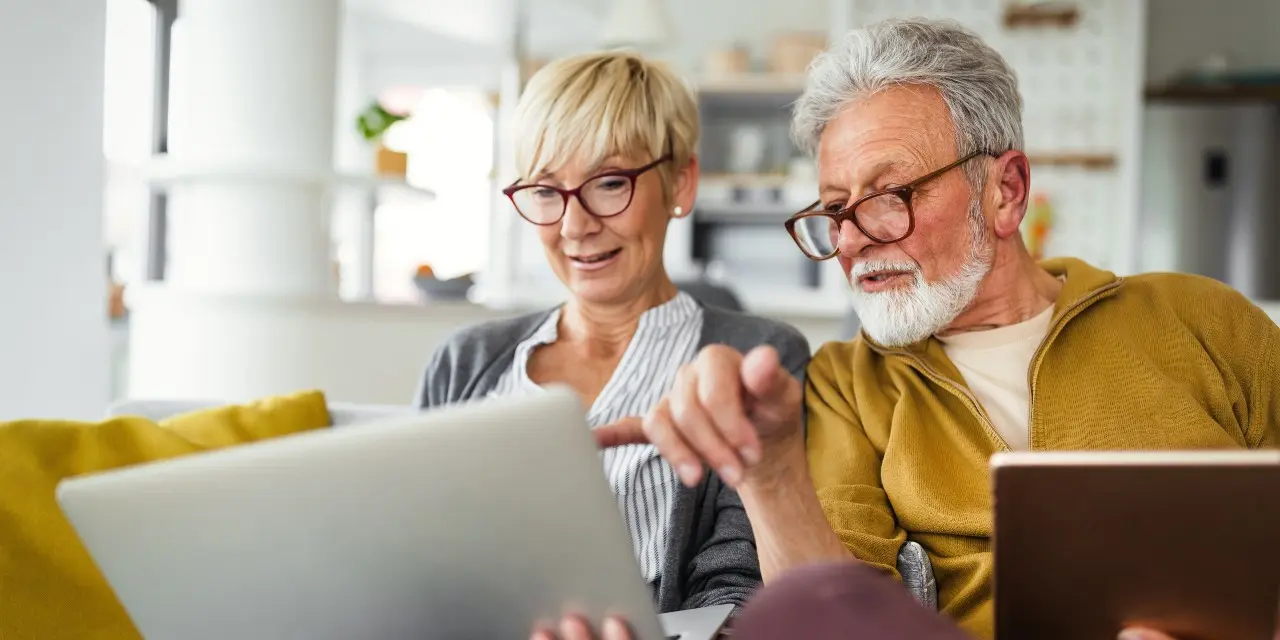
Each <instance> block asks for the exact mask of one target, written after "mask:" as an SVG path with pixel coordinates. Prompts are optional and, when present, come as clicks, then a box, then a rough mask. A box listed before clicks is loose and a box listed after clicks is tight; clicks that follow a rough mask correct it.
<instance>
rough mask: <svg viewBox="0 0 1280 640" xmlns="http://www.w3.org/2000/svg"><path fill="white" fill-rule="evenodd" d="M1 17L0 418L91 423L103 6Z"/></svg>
mask: <svg viewBox="0 0 1280 640" xmlns="http://www.w3.org/2000/svg"><path fill="white" fill-rule="evenodd" d="M5 9H6V10H5V12H4V19H2V20H0V56H3V57H4V59H5V61H6V63H5V64H3V65H0V86H3V87H5V91H4V93H3V97H2V98H0V140H3V141H4V144H3V146H0V153H2V154H4V157H3V159H0V421H3V420H10V419H15V418H24V417H56V418H76V419H97V418H100V417H101V416H102V414H103V411H104V410H105V409H106V406H107V399H108V388H109V383H108V334H107V295H106V285H107V283H106V272H105V266H106V264H105V259H106V251H105V247H104V245H103V235H102V184H103V157H102V142H103V141H102V119H103V112H102V109H103V75H102V69H103V66H102V58H103V51H104V46H103V45H104V42H105V37H106V3H104V2H100V1H99V2H83V1H82V0H40V1H39V2H23V3H17V2H12V3H7V4H6V5H5ZM141 37H146V36H145V35H143V36H141Z"/></svg>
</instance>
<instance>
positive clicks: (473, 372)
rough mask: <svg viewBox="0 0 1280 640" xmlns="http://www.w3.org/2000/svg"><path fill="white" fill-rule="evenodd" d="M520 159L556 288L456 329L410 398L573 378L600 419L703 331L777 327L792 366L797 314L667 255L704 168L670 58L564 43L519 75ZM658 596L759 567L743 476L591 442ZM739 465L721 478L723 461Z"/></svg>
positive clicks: (798, 350)
mask: <svg viewBox="0 0 1280 640" xmlns="http://www.w3.org/2000/svg"><path fill="white" fill-rule="evenodd" d="M514 126H515V131H516V138H515V139H516V148H515V153H516V161H517V168H518V170H519V172H520V173H519V175H520V176H521V177H520V179H519V180H517V181H516V182H515V183H514V184H512V185H511V186H510V187H507V188H506V189H505V190H504V193H505V194H506V195H507V196H508V197H509V198H510V200H511V202H512V203H513V204H514V208H515V211H516V213H518V214H519V215H520V216H521V217H522V218H523V219H524V220H525V221H526V222H528V223H529V224H531V225H534V227H535V229H536V230H537V233H538V237H539V239H540V240H541V241H542V246H543V249H544V250H545V252H546V256H547V262H548V263H550V265H551V269H552V271H554V272H555V274H556V276H557V277H558V278H559V279H560V281H561V282H563V283H564V285H565V287H567V288H568V290H569V292H570V294H571V296H570V299H569V301H568V302H567V303H565V304H564V305H561V306H557V307H555V308H553V309H548V310H545V311H538V312H536V313H531V314H528V315H524V316H520V317H517V318H512V319H507V320H501V321H496V322H489V323H485V324H481V325H478V326H474V327H470V328H467V329H464V330H462V331H461V332H459V333H458V334H457V335H456V336H454V337H453V338H452V339H451V340H449V341H448V342H447V343H446V344H445V345H444V346H442V347H441V348H440V349H439V350H438V351H437V352H436V354H435V355H434V357H433V358H432V359H431V362H430V364H429V365H428V367H427V370H426V374H425V376H424V378H423V384H422V388H421V390H420V393H419V396H418V404H419V406H421V407H424V408H427V407H438V406H442V405H447V404H452V403H455V402H462V401H467V400H472V399H480V398H488V397H495V396H508V395H512V394H523V393H536V392H538V390H539V389H540V388H541V387H542V386H544V385H548V384H552V383H561V384H567V385H569V386H570V387H572V388H573V389H575V390H576V391H577V392H578V394H580V395H581V397H582V400H583V403H584V404H585V405H586V406H587V407H588V410H587V420H588V422H589V424H590V425H591V426H592V427H593V428H594V427H598V426H602V425H606V424H609V423H612V422H615V421H618V420H622V419H626V418H631V417H634V416H640V415H643V414H645V413H646V412H647V411H649V409H650V408H651V407H652V406H653V405H654V404H655V403H657V402H658V400H659V399H660V398H662V396H663V394H664V393H665V392H666V391H667V390H668V389H669V388H670V387H671V386H672V384H673V382H674V381H675V378H676V374H677V371H678V370H679V368H680V367H681V365H683V364H685V363H687V362H689V361H690V360H691V359H692V358H693V357H694V355H695V354H696V353H697V352H698V350H699V349H701V348H702V347H704V346H706V345H709V344H717V343H722V344H728V345H732V346H733V347H734V348H737V349H741V350H747V349H750V348H752V347H756V346H759V345H772V346H773V347H774V348H775V349H776V351H777V354H778V357H779V359H780V360H781V364H782V366H784V367H785V368H786V369H787V371H789V372H791V374H792V375H793V376H796V377H797V378H799V377H800V376H802V375H803V371H804V368H805V366H806V364H807V362H808V360H809V353H810V352H809V346H808V343H807V342H806V341H805V339H804V337H802V336H801V335H800V334H799V333H798V332H797V331H795V330H794V329H792V328H790V327H788V326H786V325H782V324H778V323H776V322H771V321H768V320H764V319H761V318H756V317H752V316H749V315H744V314H740V313H734V312H730V311H726V310H723V309H719V308H716V307H712V306H706V305H703V304H700V303H699V302H698V301H697V300H695V299H693V298H692V297H690V296H689V295H688V294H686V293H683V292H681V291H679V290H678V289H677V288H676V286H675V285H674V284H673V283H672V281H671V279H670V278H669V277H668V275H667V273H666V271H665V269H664V268H663V261H662V253H663V244H664V240H665V238H666V234H667V225H668V224H669V222H670V221H671V220H672V219H673V218H681V217H684V216H687V215H689V213H690V211H691V210H692V208H693V204H694V197H695V195H696V193H697V186H698V161H697V158H696V157H695V155H694V150H695V146H696V144H697V141H698V114H697V107H696V106H695V102H694V97H693V95H692V93H691V92H690V90H689V89H688V87H687V86H686V85H685V84H684V83H683V82H682V81H681V80H680V79H679V78H678V77H677V76H676V75H674V74H673V73H672V72H670V71H669V70H667V69H666V68H664V67H662V66H659V65H657V64H655V63H653V62H650V61H647V60H645V59H643V58H640V57H639V56H636V55H634V54H631V53H620V52H614V53H597V54H590V55H582V56H576V57H571V58H567V59H563V60H559V61H557V62H553V63H551V64H550V65H548V66H546V67H544V68H543V69H542V70H540V71H539V72H538V73H537V74H536V75H534V77H533V78H532V79H531V80H530V81H529V84H528V86H527V88H526V89H525V93H524V94H523V96H522V97H521V99H520V103H519V105H518V107H517V109H516V116H515V123H514ZM601 457H602V461H603V464H604V471H605V474H606V476H607V477H608V480H609V483H610V484H611V486H612V487H613V490H614V492H615V494H616V495H617V499H618V506H619V508H620V509H621V511H622V516H623V518H624V519H625V521H626V525H627V530H628V531H629V532H630V533H631V539H632V544H633V546H634V549H635V554H636V559H637V561H638V562H639V565H640V569H641V572H642V574H643V576H644V577H645V579H646V580H648V581H649V584H650V585H651V587H652V589H653V594H654V599H655V601H656V604H657V607H658V609H659V610H660V611H663V612H666V611H673V610H680V609H690V608H697V607H704V606H712V605H720V604H741V603H742V602H744V601H745V600H746V599H747V597H748V596H749V595H750V594H751V592H752V591H753V590H754V589H755V588H756V587H757V586H758V585H759V583H760V569H759V565H758V561H757V559H756V548H755V541H754V538H753V536H752V533H751V528H750V525H749V523H748V521H747V518H746V515H745V514H744V512H743V508H742V503H741V501H740V500H739V498H738V496H737V494H736V493H735V492H734V491H733V490H732V489H730V488H729V487H728V486H726V485H725V484H724V483H722V481H721V479H720V478H719V477H718V476H717V474H714V473H708V474H704V473H703V469H702V467H701V466H697V465H686V466H685V467H682V468H680V469H673V468H671V467H670V466H669V465H667V463H665V462H664V461H663V460H662V458H661V457H660V456H659V455H658V452H657V450H656V449H655V448H654V447H653V446H651V445H629V446H624V447H617V448H612V449H608V450H606V451H604V452H603V453H602V454H601ZM729 480H730V482H732V481H733V479H732V478H730V479H729Z"/></svg>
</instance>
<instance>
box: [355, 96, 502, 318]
mask: <svg viewBox="0 0 1280 640" xmlns="http://www.w3.org/2000/svg"><path fill="white" fill-rule="evenodd" d="M493 110H494V107H493V103H492V100H491V98H490V96H489V94H488V92H486V91H483V90H480V89H472V88H433V89H427V90H424V91H421V92H420V95H419V96H418V97H417V99H416V100H415V101H414V104H413V108H412V115H411V116H410V117H409V118H408V119H406V120H404V121H402V122H400V123H398V124H396V125H395V126H394V127H392V128H391V129H390V130H389V131H388V132H387V134H386V137H385V139H384V142H385V144H386V145H387V146H388V147H389V148H391V149H395V150H399V151H403V152H405V153H407V154H408V156H409V162H408V175H407V176H406V180H407V181H408V183H409V184H411V185H413V186H417V187H423V188H426V189H430V190H432V191H434V192H435V194H436V198H435V200H433V201H429V202H424V201H422V200H421V199H419V198H415V197H414V196H404V197H395V196H388V197H386V198H383V199H382V200H381V202H379V204H378V205H377V209H376V213H375V224H374V247H375V252H374V283H373V288H374V296H375V297H376V298H377V299H378V300H382V301H400V302H403V301H410V300H415V299H417V297H418V295H419V294H418V291H417V289H416V287H415V285H414V275H415V274H416V273H417V271H418V269H419V267H421V266H430V267H431V269H432V271H433V272H434V273H435V275H436V277H438V278H441V279H450V278H454V277H459V276H463V275H468V274H474V273H477V272H479V271H481V270H483V269H484V267H485V265H486V264H487V263H488V249H489V243H488V232H489V209H490V203H491V195H492V191H493V189H494V185H493V177H492V170H493V131H494V113H493Z"/></svg>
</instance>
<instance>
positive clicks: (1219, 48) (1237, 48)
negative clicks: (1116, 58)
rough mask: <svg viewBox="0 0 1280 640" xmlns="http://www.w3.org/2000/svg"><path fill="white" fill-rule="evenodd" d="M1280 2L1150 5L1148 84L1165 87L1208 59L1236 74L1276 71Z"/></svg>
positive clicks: (1158, 0)
mask: <svg viewBox="0 0 1280 640" xmlns="http://www.w3.org/2000/svg"><path fill="white" fill-rule="evenodd" d="M1278 30H1280V2H1277V1H1276V0H1212V2H1208V1H1206V0H1151V4H1150V8H1149V10H1148V12H1147V80H1148V82H1164V81H1167V80H1169V78H1170V76H1172V75H1174V74H1177V73H1179V72H1181V71H1183V70H1185V69H1187V68H1188V67H1192V68H1194V67H1198V66H1199V65H1200V64H1202V63H1203V61H1204V60H1205V59H1206V58H1208V57H1209V56H1211V55H1215V54H1219V53H1221V54H1225V55H1226V56H1227V58H1228V60H1229V62H1230V64H1231V66H1232V68H1236V69H1260V68H1270V69H1275V68H1276V67H1280V37H1277V33H1278Z"/></svg>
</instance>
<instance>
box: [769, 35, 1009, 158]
mask: <svg viewBox="0 0 1280 640" xmlns="http://www.w3.org/2000/svg"><path fill="white" fill-rule="evenodd" d="M899 85H929V86H932V87H934V88H936V89H937V90H938V91H939V92H940V93H941V94H942V99H943V100H944V101H945V102H946V105H947V109H948V110H949V111H950V112H951V121H952V124H953V125H954V126H955V130H956V151H957V152H958V153H959V154H960V155H966V154H969V153H973V152H975V151H981V152H983V153H992V154H998V153H1003V152H1005V151H1008V150H1010V149H1019V150H1021V149H1022V97H1021V96H1020V95H1019V94H1018V78H1017V76H1016V75H1015V74H1014V72H1013V69H1012V68H1010V67H1009V64H1008V63H1007V62H1005V60H1004V58H1003V57H1002V56H1001V55H1000V54H999V53H997V52H996V50H995V49H992V48H991V47H990V46H988V45H987V43H985V42H983V41H982V38H980V37H978V35H977V34H976V33H974V32H972V31H970V30H969V29H966V28H964V27H962V26H960V25H959V24H958V23H956V22H953V21H939V20H926V19H923V18H913V19H907V20H885V21H883V22H878V23H875V24H872V25H870V26H867V27H864V28H861V29H855V30H854V31H852V32H850V33H849V35H847V36H845V38H844V40H842V41H841V42H839V43H837V44H836V45H835V46H833V47H831V48H830V49H828V50H827V51H825V52H823V53H822V54H821V55H819V56H818V57H816V58H815V59H814V61H813V63H812V64H810V65H809V78H808V81H807V82H806V84H805V90H804V93H803V94H802V95H801V96H800V99H799V100H798V101H797V102H796V105H795V109H794V117H793V119H792V123H791V132H792V136H793V137H794V138H795V141H796V144H798V145H799V146H800V147H801V148H802V149H804V150H805V151H807V152H808V153H810V154H814V153H816V152H817V148H818V140H819V139H820V138H821V137H822V132H823V130H824V129H826V127H827V123H828V122H830V121H831V119H832V118H834V117H836V115H837V114H839V113H840V111H841V110H843V109H844V108H845V107H847V106H848V105H849V104H850V103H852V102H854V101H856V100H859V99H861V98H865V97H867V96H870V95H874V94H875V93H878V92H880V91H883V90H885V89H888V88H890V87H894V86H899Z"/></svg>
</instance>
